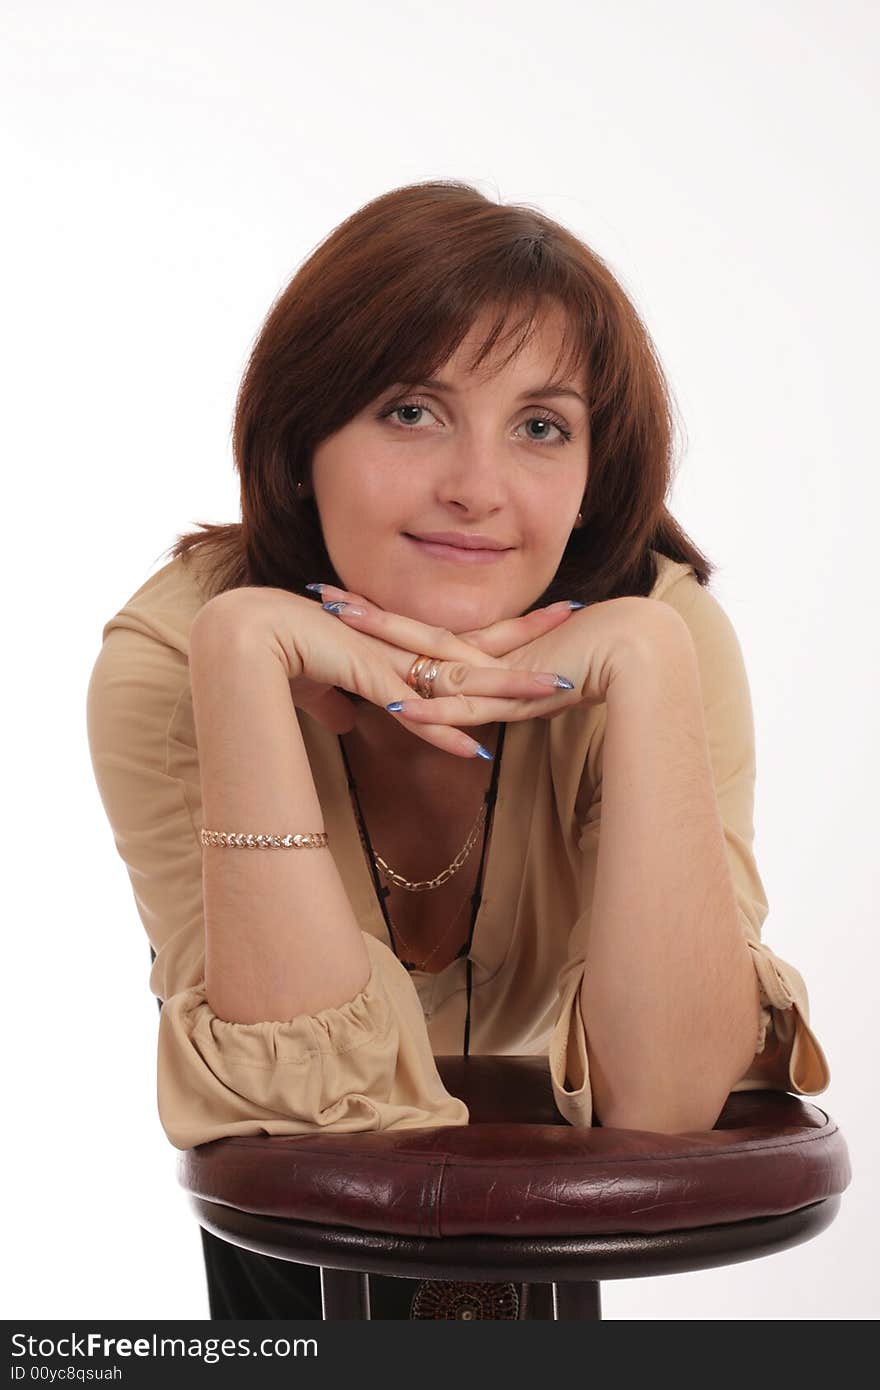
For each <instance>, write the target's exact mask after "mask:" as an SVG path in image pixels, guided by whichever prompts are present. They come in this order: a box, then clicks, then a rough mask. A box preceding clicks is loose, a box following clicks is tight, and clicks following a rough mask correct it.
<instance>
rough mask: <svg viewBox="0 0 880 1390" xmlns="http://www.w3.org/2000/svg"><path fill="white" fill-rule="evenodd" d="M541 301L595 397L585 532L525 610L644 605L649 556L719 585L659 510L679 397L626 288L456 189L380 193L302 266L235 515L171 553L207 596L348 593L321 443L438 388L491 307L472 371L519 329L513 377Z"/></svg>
mask: <svg viewBox="0 0 880 1390" xmlns="http://www.w3.org/2000/svg"><path fill="white" fill-rule="evenodd" d="M548 301H549V302H550V303H553V302H554V301H555V302H556V303H557V304H560V305H561V306H562V308H563V309H564V311H565V322H566V324H567V331H566V334H565V338H564V341H563V344H562V352H561V354H560V355H561V356H563V357H565V366H566V368H567V369H568V370H569V371H570V372H579V373H580V374H581V375H582V378H583V380H584V384H585V385H586V388H587V395H588V399H589V403H590V409H589V437H590V461H589V472H588V478H587V489H586V493H585V496H584V501H583V505H582V507H581V511H582V513H583V519H584V524H583V526H582V527H579V528H576V529H575V530H574V531H573V532H572V534H571V538H570V540H569V543H568V545H567V546H566V549H565V552H564V554H563V556H562V559H561V562H560V565H559V568H558V570H557V573H556V575H555V576H554V578H553V580H552V581H551V583H550V585H549V586H548V588H547V589H546V590H545V591H544V593H543V594H541V595H539V596H538V597H537V598H536V599H535V602H534V604H533V605H532V607H533V608H537V607H540V606H542V605H544V604H549V603H553V602H555V601H556V600H557V599H564V598H572V599H580V600H581V602H583V603H595V602H598V601H601V600H603V599H609V598H617V597H621V596H623V595H625V594H639V595H642V596H645V595H647V594H649V593H650V592H651V589H652V587H653V585H654V582H655V579H656V568H655V562H654V557H653V556H652V554H651V551H652V550H655V551H657V552H659V553H660V554H663V555H666V556H669V557H670V558H671V559H673V560H677V561H683V562H686V563H689V564H691V565H692V566H693V569H694V573H695V575H696V577H697V580H698V581H699V583H700V584H704V585H705V584H708V582H709V580H710V577H711V574H712V573H713V571H714V569H715V566H714V565H713V564H712V563H711V562H710V561H709V560H707V559H706V557H705V556H703V555H702V554H701V553H700V551H698V550H697V549H696V548H695V546H694V545H693V544H692V542H691V541H690V540H689V539H688V537H687V536H686V535H685V533H684V532H683V531H682V529H681V527H680V526H679V525H678V523H677V522H676V521H675V520H674V518H673V517H672V516H671V514H670V513H669V511H668V510H667V508H666V504H665V498H666V495H667V492H668V490H669V487H670V485H671V482H672V477H673V415H672V407H671V399H670V393H669V389H668V387H667V384H666V380H665V378H664V375H663V371H662V369H661V367H660V364H659V361H658V359H657V356H656V353H655V351H654V346H653V343H652V341H651V338H650V336H649V334H648V331H647V329H646V328H645V326H644V324H643V323H642V321H641V319H640V318H639V315H638V313H637V312H636V310H635V308H634V307H633V305H632V303H631V302H630V300H629V298H628V297H627V295H626V294H625V292H624V290H623V289H622V288H621V286H620V285H619V283H618V282H617V280H616V279H615V277H614V275H613V274H612V273H611V271H610V270H609V268H608V266H607V265H606V264H605V262H604V261H602V260H601V259H600V258H599V256H597V255H596V253H595V252H594V251H591V250H590V248H589V247H588V246H586V245H585V244H584V243H583V242H582V241H580V240H579V239H578V238H577V237H575V236H574V235H573V233H571V232H569V231H567V230H566V229H565V228H564V227H562V226H560V225H559V224H558V223H556V222H553V221H551V219H549V218H548V217H546V216H544V214H542V213H541V212H539V211H537V210H535V209H533V208H531V207H529V206H527V205H525V206H523V205H513V206H504V205H499V204H496V203H494V202H492V201H491V200H490V199H489V198H486V197H485V196H484V195H483V194H482V193H480V192H479V191H478V190H477V189H476V188H473V187H472V186H471V185H469V184H466V183H460V182H455V181H451V180H450V181H447V180H438V181H430V182H424V183H417V184H411V185H408V186H406V187H403V188H396V189H393V190H392V191H391V192H389V193H384V194H382V195H381V196H380V197H377V198H374V199H373V200H372V201H371V202H369V203H367V204H366V205H365V206H364V207H362V208H361V209H360V210H359V211H358V212H355V213H354V214H352V216H350V217H349V218H347V219H346V220H345V221H344V222H343V223H342V224H341V225H340V226H339V227H337V228H336V229H335V231H333V232H332V233H331V234H330V235H329V236H328V237H327V238H326V239H325V240H324V241H323V242H322V243H321V244H320V245H319V246H318V247H317V249H316V250H315V251H314V252H313V253H312V254H311V256H309V258H308V260H306V261H305V263H304V264H303V265H302V266H301V267H300V269H299V270H298V271H297V272H296V274H295V275H294V277H293V279H292V280H291V281H290V283H289V285H288V286H287V287H286V289H285V290H284V291H283V292H282V293H281V294H280V295H279V297H278V298H277V299H276V301H275V303H274V304H273V305H272V307H271V309H270V311H269V313H268V315H267V317H266V320H265V322H264V323H263V326H262V328H261V330H260V332H259V334H258V336H257V339H256V342H255V343H254V345H253V348H252V350H251V353H250V357H249V359H248V363H247V366H246V369H245V372H244V376H243V378H242V381H241V386H240V388H239V392H238V397H237V401H236V406H235V415H234V421H233V431H232V434H233V456H234V462H235V467H236V469H237V471H238V473H239V475H240V479H241V513H242V520H241V522H235V523H231V524H226V525H215V524H212V523H210V522H199V523H198V525H199V527H200V529H199V530H197V531H190V532H186V533H184V534H181V535H179V536H178V539H177V541H176V542H175V543H174V545H173V546H172V547H169V550H168V551H166V552H164V553H165V554H169V553H170V554H171V555H172V556H173V557H174V558H177V557H178V556H180V557H183V558H184V560H186V559H187V558H188V555H189V552H190V551H191V550H192V549H193V548H194V547H200V553H201V554H203V555H204V575H205V576H206V577H205V578H203V586H204V587H205V591H206V593H207V595H208V596H213V595H214V594H216V593H220V592H222V591H223V590H225V589H230V588H238V587H241V586H243V585H272V586H274V587H278V588H286V589H288V590H291V591H302V590H303V589H304V587H305V585H306V584H307V583H309V582H310V581H317V580H323V581H325V582H328V583H331V584H335V585H337V586H339V587H342V588H344V587H345V586H344V585H343V584H342V583H341V580H340V578H339V576H338V575H337V574H336V573H335V571H334V569H333V566H332V564H331V562H330V557H329V555H328V553H327V550H326V547H325V545H324V540H323V536H322V532H321V526H320V519H319V516H318V513H317V509H316V506H315V502H314V498H313V497H311V496H307V497H305V498H302V497H300V496H299V495H298V493H297V490H296V484H297V482H300V481H302V482H306V483H308V481H309V467H310V459H311V456H312V452H313V450H314V449H315V447H316V446H317V445H318V444H319V443H321V441H322V440H324V439H326V438H327V437H328V436H329V435H331V434H333V433H335V432H336V431H337V430H339V429H341V428H342V427H343V426H344V425H345V424H347V423H348V421H349V420H351V419H352V418H353V417H354V416H355V415H357V414H358V413H359V412H360V411H362V410H363V409H364V408H365V407H366V406H367V405H369V404H370V403H371V402H372V401H373V400H375V399H376V397H377V396H379V395H380V393H381V392H382V391H384V390H386V389H387V388H388V387H389V386H390V385H392V384H393V383H395V382H398V381H400V382H406V381H419V380H424V379H425V378H426V377H430V376H433V375H434V374H435V373H436V371H437V370H438V368H439V367H441V366H442V364H443V363H444V362H445V361H446V360H447V358H448V357H449V356H450V355H451V354H452V353H453V352H455V350H456V348H457V347H458V345H459V344H460V343H461V341H462V339H463V338H464V337H465V335H466V334H467V332H468V331H469V329H470V328H471V326H472V324H473V321H474V320H475V318H476V317H477V315H478V314H479V313H480V311H481V310H483V309H485V308H487V307H488V308H491V309H495V310H497V317H496V318H495V319H494V321H493V326H492V329H491V331H490V333H489V336H488V337H487V338H486V340H485V341H484V342H483V344H482V346H481V348H480V351H479V353H478V354H477V356H476V359H475V361H474V364H473V366H474V368H476V367H477V366H479V365H480V364H481V363H482V362H483V359H484V358H485V357H486V356H487V355H488V353H489V352H490V351H491V350H492V348H493V347H494V345H495V342H496V339H497V338H498V337H499V334H500V333H501V332H502V330H503V329H504V326H505V324H506V323H508V322H511V323H512V324H513V327H512V329H511V333H513V332H516V331H518V330H520V329H522V334H521V337H520V338H519V339H518V340H517V341H516V342H515V343H514V347H513V349H512V351H511V352H510V353H509V354H508V356H507V357H506V358H505V359H504V361H503V362H501V363H500V364H499V365H500V366H504V365H506V363H507V362H508V361H510V360H511V358H512V357H513V356H514V355H515V354H516V353H517V352H518V350H519V348H520V347H521V346H522V345H523V344H524V343H525V341H526V340H527V339H528V337H529V336H530V333H531V331H532V327H533V324H534V323H535V320H536V318H537V317H538V316H539V314H540V310H541V308H542V306H543V305H545V304H546V303H547V302H548ZM521 311H522V312H521ZM507 336H508V335H507V334H505V338H506V337H507ZM527 611H531V609H530V610H527Z"/></svg>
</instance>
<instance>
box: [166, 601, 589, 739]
mask: <svg viewBox="0 0 880 1390" xmlns="http://www.w3.org/2000/svg"><path fill="white" fill-rule="evenodd" d="M351 597H352V599H353V598H354V596H351ZM363 606H364V607H365V608H367V609H368V614H367V616H366V617H365V618H361V619H359V618H358V617H357V616H348V617H346V619H345V620H344V621H342V622H340V620H339V618H338V617H337V616H336V615H335V614H333V613H331V612H329V611H328V610H326V609H324V608H323V607H322V606H321V604H320V603H315V602H314V600H312V599H310V598H304V597H301V596H300V595H298V594H293V593H291V592H290V591H289V590H287V589H276V588H271V587H268V586H244V587H242V588H238V589H230V590H227V591H225V592H224V593H221V594H218V595H217V596H216V597H215V598H213V599H210V600H209V601H208V602H207V603H206V604H204V605H203V607H202V608H201V609H200V610H199V612H198V613H197V614H196V617H195V619H194V620H193V624H192V627H191V629H190V659H191V661H193V662H194V663H199V662H200V661H201V660H202V659H203V658H204V659H206V660H218V659H220V657H219V656H218V654H219V653H226V654H229V653H233V652H235V653H238V654H241V653H242V652H244V653H245V655H246V653H247V652H248V651H249V650H252V649H253V646H254V644H257V646H258V647H262V648H263V649H265V648H267V647H268V648H269V649H270V650H272V651H273V652H274V654H275V655H276V656H277V657H278V659H279V660H280V662H281V664H282V665H283V667H284V669H285V672H286V674H287V677H288V681H289V683H290V690H291V696H292V698H293V702H294V704H295V705H297V706H298V707H300V708H302V709H305V710H307V711H308V712H309V713H310V714H311V715H313V717H314V718H316V719H317V720H319V722H320V723H322V724H324V725H325V727H327V728H330V729H332V730H333V731H334V732H337V733H346V732H348V731H349V730H350V729H351V728H352V727H353V725H354V718H355V716H354V711H353V709H352V706H351V702H350V701H348V700H346V698H345V696H344V695H342V694H340V690H339V689H335V688H334V687H339V688H340V689H342V690H349V691H352V692H353V693H354V694H357V695H360V696H361V697H362V698H363V699H366V700H369V701H370V702H371V703H373V704H376V705H378V706H379V707H380V708H383V709H384V708H387V706H388V705H389V704H392V703H394V701H396V700H405V699H407V698H408V697H410V696H414V691H413V690H412V688H411V687H410V686H409V685H407V683H406V676H407V674H408V673H409V670H410V668H411V666H412V663H413V661H414V660H415V658H416V656H419V655H422V654H428V655H431V656H436V657H437V658H439V659H440V660H441V661H442V662H443V665H442V667H441V669H440V673H439V674H438V676H437V678H436V681H435V683H434V689H435V690H436V691H437V697H436V703H437V704H438V707H439V704H440V702H441V700H442V699H443V697H452V698H451V699H450V700H449V701H448V703H446V704H444V708H443V710H442V711H441V718H439V719H437V720H431V719H428V720H424V721H422V722H420V723H419V725H418V727H415V726H414V724H413V723H412V722H410V723H409V724H408V725H407V727H409V728H410V731H411V732H412V733H413V734H414V735H415V736H416V737H419V738H423V739H424V740H425V742H427V743H432V744H434V745H435V746H436V747H438V748H442V749H445V750H446V751H448V752H450V753H454V754H456V755H457V756H458V757H473V756H474V755H475V753H476V750H477V747H478V745H477V743H476V742H475V740H474V739H472V738H470V737H468V736H467V735H466V734H463V733H461V732H460V731H459V730H457V729H454V728H450V727H448V726H449V724H452V723H455V722H456V719H457V716H458V715H460V714H461V713H462V711H463V710H467V709H468V708H469V706H468V705H467V704H462V703H461V701H465V702H467V701H473V700H475V699H476V698H477V697H491V698H493V699H495V700H497V701H498V702H500V703H503V704H505V705H506V704H507V703H508V702H511V703H516V704H522V705H523V706H524V707H525V708H528V707H529V706H530V705H531V704H532V703H535V704H537V705H538V706H540V707H541V708H542V709H547V708H549V707H552V705H553V703H554V701H553V696H552V695H551V699H550V700H549V701H548V700H547V698H546V694H547V692H548V689H549V690H551V691H552V690H556V698H558V697H559V696H560V695H562V694H565V693H567V692H565V691H562V690H558V688H557V687H555V686H554V680H555V675H554V673H552V672H546V673H543V675H544V679H543V680H539V679H537V676H538V674H539V673H538V671H537V669H536V668H535V667H533V666H523V665H517V666H516V667H513V668H509V667H508V666H506V665H505V664H504V663H503V662H501V661H499V660H498V659H496V658H495V656H493V655H492V654H491V653H490V652H488V651H484V650H483V649H481V647H478V646H476V645H471V644H470V643H468V642H467V641H466V640H464V639H463V638H462V637H460V636H457V635H456V634H454V633H451V632H449V631H448V629H445V628H440V627H433V626H431V625H429V624H425V623H420V622H416V621H415V620H413V619H411V618H406V617H402V616H398V615H397V614H393V613H386V612H385V611H384V610H383V609H381V608H378V607H377V606H376V605H374V604H368V603H367V602H366V600H364V601H363ZM571 612H572V610H571V609H570V607H569V606H568V605H567V604H566V605H563V606H557V605H553V606H552V607H551V608H549V609H544V610H541V611H537V612H535V613H531V614H528V615H526V616H525V617H522V618H518V619H513V620H511V621H510V622H508V623H505V624H499V625H498V626H499V627H501V628H503V629H504V632H505V634H506V635H505V637H504V641H502V642H500V643H499V642H498V640H497V636H496V642H495V645H499V646H503V645H504V643H505V642H514V641H516V638H517V637H519V640H520V641H521V642H522V641H528V640H529V637H530V636H534V635H535V634H539V633H541V632H547V631H549V630H550V629H551V628H553V627H555V626H558V625H559V624H560V623H565V622H567V621H570V618H571ZM358 627H360V629H361V630H360V631H358V630H356V629H357V628H358ZM218 631H219V636H220V640H219V641H218V640H217V637H218ZM208 632H210V637H211V640H210V641H209V642H206V643H203V641H202V637H203V634H205V635H207V634H208ZM483 640H484V641H485V640H486V639H485V634H483ZM487 645H492V643H491V641H489V642H487ZM223 659H226V657H225V656H224V657H223ZM415 698H416V699H417V700H418V701H419V703H420V704H423V705H425V707H426V708H427V707H428V701H422V700H421V698H420V697H419V696H415ZM434 703H435V701H431V707H432V708H433V706H434ZM521 717H527V716H521ZM467 722H469V723H477V722H478V721H477V720H474V719H468V720H467Z"/></svg>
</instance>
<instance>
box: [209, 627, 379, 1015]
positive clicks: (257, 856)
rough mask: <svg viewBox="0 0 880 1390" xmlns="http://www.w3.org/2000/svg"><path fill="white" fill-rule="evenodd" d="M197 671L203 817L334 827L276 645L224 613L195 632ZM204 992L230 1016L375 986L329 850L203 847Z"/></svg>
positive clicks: (306, 1004)
mask: <svg viewBox="0 0 880 1390" xmlns="http://www.w3.org/2000/svg"><path fill="white" fill-rule="evenodd" d="M190 678H191V685H192V695H193V709H194V715H195V725H196V739H197V743H198V752H199V767H200V773H201V784H202V811H203V823H204V825H205V826H206V827H207V828H208V829H209V830H223V831H226V832H244V833H250V834H276V835H286V834H288V833H290V834H298V833H306V832H314V831H320V830H324V829H325V825H324V817H323V812H322V810H321V805H320V802H319V800H318V795H317V791H316V789H315V783H314V778H313V776H312V771H311V767H310V765H309V761H308V758H307V756H306V750H305V745H304V743H303V738H302V734H301V732H300V728H299V724H298V722H297V717H296V712H295V708H294V705H293V701H292V700H291V696H290V685H289V682H288V679H287V673H286V672H285V670H284V669H283V667H282V665H281V662H280V661H279V659H278V657H277V656H275V655H273V653H272V651H271V649H269V648H268V647H267V646H264V645H261V644H260V642H259V641H258V640H251V639H250V638H248V637H247V636H246V635H245V634H242V633H241V631H240V629H234V628H232V627H231V625H230V624H229V623H228V622H225V621H224V620H223V619H219V620H218V621H215V622H211V623H203V624H201V626H199V627H198V629H197V630H196V628H194V629H193V634H192V638H191V642H190ZM202 883H203V899H204V912H205V989H206V998H207V1002H208V1004H209V1005H210V1007H211V1008H212V1009H213V1011H214V1012H215V1013H216V1014H217V1016H218V1017H219V1018H221V1019H225V1020H227V1021H229V1022H237V1023H258V1022H261V1021H285V1020H288V1019H291V1018H294V1017H296V1015H298V1014H302V1013H309V1014H312V1013H317V1012H318V1011H319V1010H321V1009H325V1008H336V1007H338V1006H339V1005H341V1004H343V1003H344V1002H346V1001H347V1000H350V999H352V998H353V997H354V995H355V994H357V993H358V992H359V991H360V990H361V989H363V987H364V986H365V985H366V983H367V980H368V978H369V973H370V963H369V956H368V954H367V950H366V946H365V944H364V940H363V936H362V934H361V930H360V927H359V925H358V922H357V919H356V917H355V915H354V911H353V909H352V906H351V903H350V901H349V898H348V895H347V893H346V891H345V886H344V884H343V882H342V879H341V877H340V874H339V870H338V869H337V866H336V862H335V859H334V857H333V846H332V844H328V846H327V847H326V848H323V849H243V848H242V849H239V848H229V847H226V846H222V847H221V846H205V847H203V849H202Z"/></svg>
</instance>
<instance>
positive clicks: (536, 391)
mask: <svg viewBox="0 0 880 1390" xmlns="http://www.w3.org/2000/svg"><path fill="white" fill-rule="evenodd" d="M405 384H406V385H407V386H411V387H415V386H427V388H428V389H429V390H430V391H448V392H449V393H450V394H451V395H453V396H454V395H457V394H458V387H457V386H453V384H452V382H451V381H442V380H441V379H440V377H436V376H432V377H426V378H425V380H424V381H410V382H406V383H405ZM529 396H571V397H573V399H574V400H576V401H580V403H581V405H583V406H585V407H586V408H587V409H589V406H588V405H587V401H586V400H585V398H584V397H583V396H582V395H581V393H580V391H574V390H573V389H572V388H571V387H570V386H557V385H556V384H555V383H554V382H552V381H551V382H548V383H547V385H546V386H534V387H530V388H529V390H527V391H523V392H522V394H521V395H519V396H518V397H517V400H520V401H524V400H526V399H527V398H528V397H529Z"/></svg>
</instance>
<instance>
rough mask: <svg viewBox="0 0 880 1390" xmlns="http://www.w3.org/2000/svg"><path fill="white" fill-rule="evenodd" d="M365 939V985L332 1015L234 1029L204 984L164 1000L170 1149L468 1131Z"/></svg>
mask: <svg viewBox="0 0 880 1390" xmlns="http://www.w3.org/2000/svg"><path fill="white" fill-rule="evenodd" d="M363 936H364V939H365V941H366V944H367V950H368V953H369V956H370V975H369V978H368V980H367V982H366V984H365V985H364V987H363V989H361V990H359V991H358V993H357V994H356V995H354V997H353V998H352V999H350V1000H347V1001H346V1002H345V1003H343V1004H341V1005H339V1006H338V1007H337V1008H327V1009H321V1010H319V1011H318V1012H317V1013H314V1014H299V1015H297V1016H296V1017H295V1018H292V1019H290V1020H287V1021H281V1022H262V1021H261V1022H256V1023H236V1022H233V1021H228V1020H224V1019H221V1018H219V1017H218V1016H217V1014H215V1013H214V1011H213V1010H212V1008H211V1006H210V1004H209V1003H208V1001H207V997H206V988H205V982H204V980H201V981H200V982H199V983H198V984H197V985H194V986H193V987H192V988H190V989H185V990H182V991H181V992H180V993H178V994H175V995H173V996H172V997H171V998H170V999H168V1000H166V1002H165V1004H164V1005H163V1007H162V1011H161V1015H160V1020H159V1040H158V1106H159V1114H160V1118H161V1121H162V1125H163V1128H164V1129H165V1132H166V1134H167V1135H168V1138H169V1139H170V1140H171V1143H172V1144H174V1145H175V1147H177V1148H180V1149H187V1148H192V1147H194V1146H195V1145H197V1144H203V1143H208V1142H210V1141H211V1140H213V1139H219V1138H222V1137H225V1136H229V1135H254V1134H308V1133H315V1132H320V1131H326V1130H334V1131H338V1132H340V1133H351V1132H354V1131H362V1130H374V1129H375V1130H381V1129H409V1128H421V1127H424V1126H432V1125H441V1124H467V1123H468V1119H469V1113H468V1110H467V1107H466V1105H465V1104H464V1102H463V1101H460V1100H458V1099H457V1098H456V1097H454V1096H452V1095H450V1094H449V1092H447V1091H446V1090H445V1088H444V1087H443V1084H442V1082H441V1080H440V1077H439V1074H438V1072H437V1069H436V1064H435V1062H434V1058H433V1055H432V1053H431V1048H430V1043H429V1040H428V1036H427V1031H426V1028H425V1023H424V1016H423V1014H422V1010H421V1006H420V1004H419V1002H418V996H417V995H416V994H415V988H414V986H413V984H412V981H411V980H410V978H409V976H408V974H407V973H406V971H405V970H404V968H403V966H402V965H401V964H400V962H399V961H397V959H396V957H395V956H394V954H393V952H391V951H390V950H389V949H388V947H387V946H385V945H384V943H382V942H380V941H378V940H377V939H376V938H375V937H373V936H371V935H370V934H369V933H367V932H364V933H363ZM394 966H396V967H397V969H398V970H399V971H400V972H401V973H402V974H403V977H404V979H403V981H401V980H400V979H399V978H395V977H394ZM407 989H408V990H409V991H410V992H411V994H412V1000H410V999H409V998H408V997H407V996H406V993H405V991H406V990H407ZM401 1002H402V1005H403V1007H402V1008H401V1007H399V1004H400V1003H401ZM413 1002H414V1003H415V1009H416V1010H417V1013H416V1012H414V1011H413V1009H412V1003H413Z"/></svg>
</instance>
